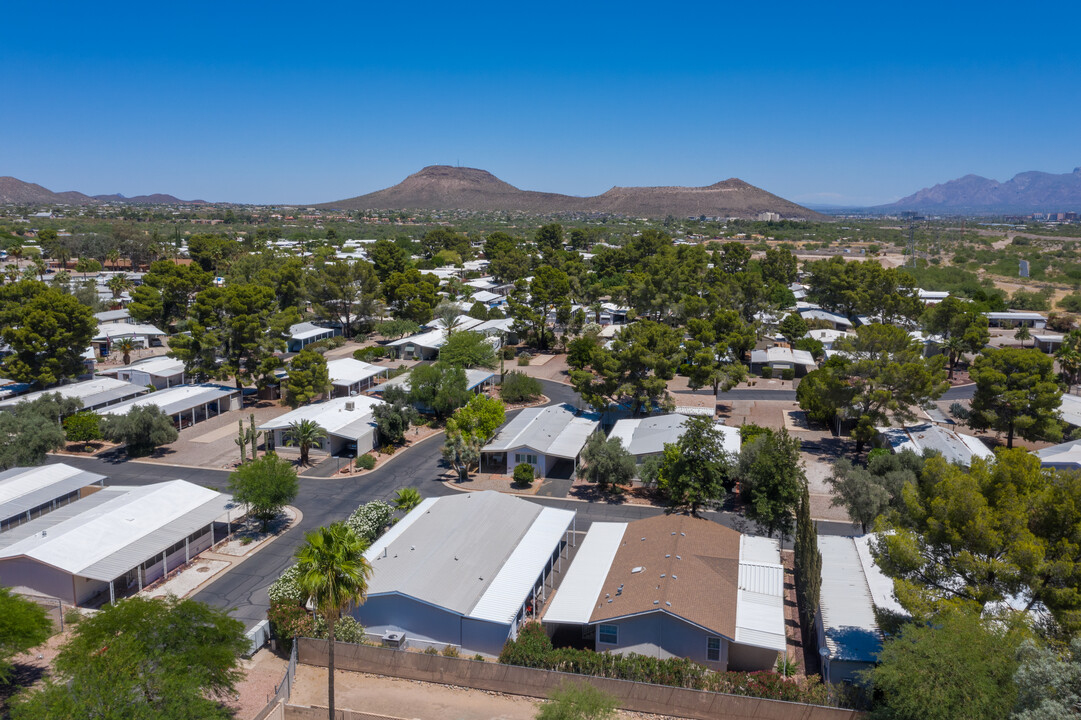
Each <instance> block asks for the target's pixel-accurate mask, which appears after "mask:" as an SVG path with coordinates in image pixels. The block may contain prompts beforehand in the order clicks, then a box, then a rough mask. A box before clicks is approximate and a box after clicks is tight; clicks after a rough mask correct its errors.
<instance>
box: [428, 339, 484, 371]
mask: <svg viewBox="0 0 1081 720" xmlns="http://www.w3.org/2000/svg"><path fill="white" fill-rule="evenodd" d="M439 361H440V362H442V363H444V364H446V365H450V366H452V367H460V368H487V369H489V370H492V369H494V368H495V365H496V363H495V348H494V347H492V344H491V343H490V342H488V338H487V337H485V336H484V335H482V334H481V333H478V332H471V331H469V330H459V331H458V332H452V333H450V336H449V337H447V341H446V343H444V344H443V347H441V348H440V349H439Z"/></svg>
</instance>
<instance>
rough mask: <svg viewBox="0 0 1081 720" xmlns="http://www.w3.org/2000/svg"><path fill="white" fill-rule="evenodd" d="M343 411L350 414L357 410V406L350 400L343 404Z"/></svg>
mask: <svg viewBox="0 0 1081 720" xmlns="http://www.w3.org/2000/svg"><path fill="white" fill-rule="evenodd" d="M345 409H346V410H348V411H350V412H352V411H353V410H356V409H357V404H356V403H355V402H353V401H352V400H350V401H348V402H347V403H345Z"/></svg>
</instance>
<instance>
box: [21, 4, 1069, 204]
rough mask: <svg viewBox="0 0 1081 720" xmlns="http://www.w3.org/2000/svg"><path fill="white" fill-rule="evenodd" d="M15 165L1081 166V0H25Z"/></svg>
mask: <svg viewBox="0 0 1081 720" xmlns="http://www.w3.org/2000/svg"><path fill="white" fill-rule="evenodd" d="M4 25H5V26H6V28H7V32H6V33H5V35H6V39H5V41H4V42H3V43H2V44H0V93H2V95H0V96H2V97H3V98H4V99H5V100H6V103H5V105H6V107H5V108H4V110H3V112H0V175H13V176H15V177H18V178H20V179H23V180H29V181H32V182H37V183H40V184H42V185H45V186H46V187H48V188H50V189H52V190H80V191H83V192H87V193H92V194H97V193H111V192H121V193H124V194H126V195H135V194H140V193H147V192H169V193H172V194H175V195H178V196H180V197H184V198H196V197H198V198H203V199H207V200H221V201H234V202H267V203H270V202H300V203H305V202H308V203H310V202H321V201H329V200H335V199H341V198H345V197H349V196H353V195H358V194H361V193H364V192H370V191H372V190H377V189H379V188H382V187H385V186H388V185H391V184H394V183H396V182H399V181H400V180H401V179H402V178H404V177H405V176H406V175H408V174H410V173H412V172H415V171H417V170H419V169H420V168H421V167H423V166H425V165H431V164H452V165H453V164H461V165H464V166H470V167H480V168H484V169H486V170H489V171H491V172H492V173H494V174H495V175H497V176H499V177H500V178H502V179H503V180H506V181H507V182H510V183H512V184H514V185H517V186H518V187H521V188H524V189H531V190H545V191H552V192H566V193H571V194H579V195H591V194H596V193H601V192H604V191H605V190H607V189H608V188H610V187H612V186H613V185H670V184H678V185H707V184H710V183H713V182H716V181H718V180H722V179H725V178H729V177H739V178H742V179H744V180H746V181H748V182H750V183H753V184H755V185H758V186H760V187H763V188H765V189H767V190H769V191H771V192H774V193H777V194H779V195H782V196H784V197H787V198H790V199H793V200H796V201H799V202H807V203H848V204H866V203H878V202H888V201H891V200H894V199H897V198H899V197H901V196H903V195H907V194H909V193H911V192H914V191H916V190H918V189H919V188H921V187H925V186H928V185H932V184H935V183H937V182H943V181H946V180H949V179H952V178H955V177H959V176H961V175H965V174H967V173H976V174H980V175H984V176H987V177H993V178H996V179H998V180H1007V179H1009V178H1010V177H1012V176H1013V175H1014V174H1015V173H1017V172H1022V171H1025V170H1045V171H1048V172H1069V171H1071V170H1072V169H1073V168H1074V167H1076V166H1079V165H1081V43H1079V42H1078V41H1077V32H1078V29H1079V27H1081V3H1077V2H1058V3H1047V2H1038V1H1037V2H1029V3H1025V4H1018V3H1010V4H1008V5H1007V4H1005V3H996V2H981V3H975V2H948V1H947V2H937V3H924V2H910V3H905V4H898V3H867V2H862V3H845V2H835V3H806V2H801V3H787V2H772V3H747V2H744V3H731V2H726V1H722V0H717V1H715V2H709V3H700V4H698V3H669V4H664V3H635V2H623V3H583V2H578V3H565V2H548V3H535V4H534V3H517V4H516V3H487V2H474V3H433V4H429V3H425V2H412V3H379V4H375V3H364V2H352V3H347V4H346V3H342V4H337V3H309V4H300V3H289V4H286V3H275V2H272V1H270V0H268V1H267V2H263V3H246V2H224V1H221V0H219V2H200V1H193V2H187V3H171V4H165V3H147V2H142V3H137V4H136V3H128V2H115V3H111V4H102V3H87V2H82V3H64V2H59V3H55V2H54V3H44V2H41V3H14V4H12V5H11V7H6V8H5V9H4Z"/></svg>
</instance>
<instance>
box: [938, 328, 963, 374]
mask: <svg viewBox="0 0 1081 720" xmlns="http://www.w3.org/2000/svg"><path fill="white" fill-rule="evenodd" d="M942 348H943V349H944V350H945V351H946V354H947V355H948V356H949V359H950V376H949V379H950V380H953V368H954V366H955V365H957V361H958V360H959V359H960V357H961V353H962V352H963V351H964V349H965V345H964V340H962V339H961V338H960V337H959V336H957V335H950V336H949V337H948V338H946V341H945V342H944V343H942Z"/></svg>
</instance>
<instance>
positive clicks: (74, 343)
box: [0, 280, 96, 387]
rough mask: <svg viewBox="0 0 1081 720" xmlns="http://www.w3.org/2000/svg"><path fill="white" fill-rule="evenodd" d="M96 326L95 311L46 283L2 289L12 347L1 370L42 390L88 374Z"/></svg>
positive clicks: (4, 325) (5, 334) (0, 309)
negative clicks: (87, 359) (86, 357)
mask: <svg viewBox="0 0 1081 720" xmlns="http://www.w3.org/2000/svg"><path fill="white" fill-rule="evenodd" d="M95 327H96V321H95V319H94V316H93V314H91V312H90V309H89V308H87V307H86V306H85V305H83V304H81V303H80V302H79V301H78V300H76V299H75V298H74V297H72V296H71V295H68V294H66V293H64V292H61V291H60V290H58V289H56V288H54V287H51V286H49V285H46V284H45V283H42V282H36V281H33V280H23V281H21V282H16V283H11V284H8V285H3V286H0V340H3V342H4V343H6V344H7V345H9V346H10V348H11V351H10V354H8V355H7V357H5V358H4V360H3V362H2V363H0V370H2V371H3V373H4V375H5V376H7V377H9V378H11V379H13V380H16V381H18V382H25V383H30V384H31V385H35V386H38V387H45V386H48V385H54V384H56V383H58V382H60V381H61V380H63V379H65V378H69V377H77V376H79V375H82V374H83V373H84V372H85V366H84V364H83V358H82V354H83V353H84V352H85V351H86V348H87V347H89V345H90V340H91V338H92V337H93V336H94V331H95Z"/></svg>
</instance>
